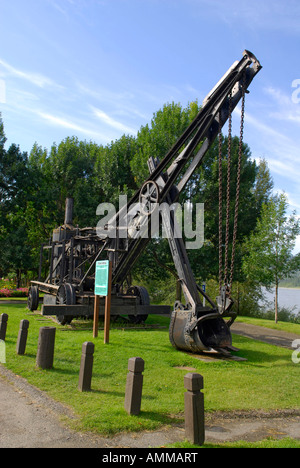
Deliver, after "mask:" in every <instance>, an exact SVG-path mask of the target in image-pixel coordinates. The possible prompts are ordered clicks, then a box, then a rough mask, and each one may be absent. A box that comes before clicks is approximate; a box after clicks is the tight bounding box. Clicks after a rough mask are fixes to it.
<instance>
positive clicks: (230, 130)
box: [224, 94, 232, 285]
mask: <svg viewBox="0 0 300 468" xmlns="http://www.w3.org/2000/svg"><path fill="white" fill-rule="evenodd" d="M231 98H232V96H231V94H230V95H229V117H228V149H227V193H226V199H227V203H226V233H225V260H224V283H225V285H226V284H227V283H228V248H229V214H230V167H231V138H232V136H231V133H232V101H231Z"/></svg>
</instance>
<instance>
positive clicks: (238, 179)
mask: <svg viewBox="0 0 300 468" xmlns="http://www.w3.org/2000/svg"><path fill="white" fill-rule="evenodd" d="M245 79H246V75H245V73H244V75H243V83H242V108H241V126H240V141H239V154H238V168H237V179H236V198H235V210H234V224H233V239H232V253H231V268H230V280H229V294H230V293H231V288H232V281H233V270H234V259H235V246H236V235H237V221H238V213H239V197H240V185H241V163H242V154H243V137H244V121H245Z"/></svg>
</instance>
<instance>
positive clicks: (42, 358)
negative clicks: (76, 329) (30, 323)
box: [36, 327, 56, 369]
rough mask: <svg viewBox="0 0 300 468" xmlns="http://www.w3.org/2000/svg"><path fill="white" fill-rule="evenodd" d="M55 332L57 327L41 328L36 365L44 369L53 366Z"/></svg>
mask: <svg viewBox="0 0 300 468" xmlns="http://www.w3.org/2000/svg"><path fill="white" fill-rule="evenodd" d="M55 332H56V328H55V327H41V328H40V333H39V340H38V350H37V357H36V365H37V366H38V367H41V368H42V369H51V368H52V367H53V358H54V344H55Z"/></svg>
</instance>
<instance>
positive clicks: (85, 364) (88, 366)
mask: <svg viewBox="0 0 300 468" xmlns="http://www.w3.org/2000/svg"><path fill="white" fill-rule="evenodd" d="M7 321H8V315H7V314H2V315H1V316H0V340H3V341H5V337H6V329H7ZM28 328H29V321H28V320H21V323H20V329H19V334H18V340H17V350H16V351H17V354H20V355H23V354H25V349H26V342H27V336H28ZM55 333H56V328H55V327H41V328H40V331H39V338H38V349H37V357H36V365H37V366H38V367H40V368H42V369H51V368H52V367H53V357H54V346H55ZM94 350H95V345H94V343H92V342H90V341H87V342H85V343H83V345H82V355H81V362H80V371H79V382H78V390H79V391H81V392H88V391H90V390H91V382H92V373H93V361H94ZM144 368H145V363H144V360H143V359H142V358H140V357H133V358H130V359H129V361H128V371H129V372H128V374H127V380H126V390H125V403H124V408H125V410H126V412H127V413H128V414H130V415H138V414H139V413H140V408H141V401H142V389H143V374H142V373H143V371H144ZM184 387H185V389H186V390H187V391H186V392H185V395H184V409H185V435H186V438H187V439H188V440H189V441H190V442H191V443H193V444H197V445H202V444H203V443H204V440H205V427H204V395H203V393H201V390H202V389H203V377H202V376H201V375H200V374H196V373H189V374H186V375H185V377H184Z"/></svg>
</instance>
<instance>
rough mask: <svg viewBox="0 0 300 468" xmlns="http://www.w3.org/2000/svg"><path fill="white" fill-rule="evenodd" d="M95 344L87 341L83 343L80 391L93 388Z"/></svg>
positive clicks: (87, 390)
mask: <svg viewBox="0 0 300 468" xmlns="http://www.w3.org/2000/svg"><path fill="white" fill-rule="evenodd" d="M94 350H95V345H94V343H92V342H91V341H86V342H85V343H83V345H82V354H81V362H80V371H79V383H78V389H79V391H80V392H89V391H90V390H91V382H92V373H93V361H94V356H93V355H94Z"/></svg>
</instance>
